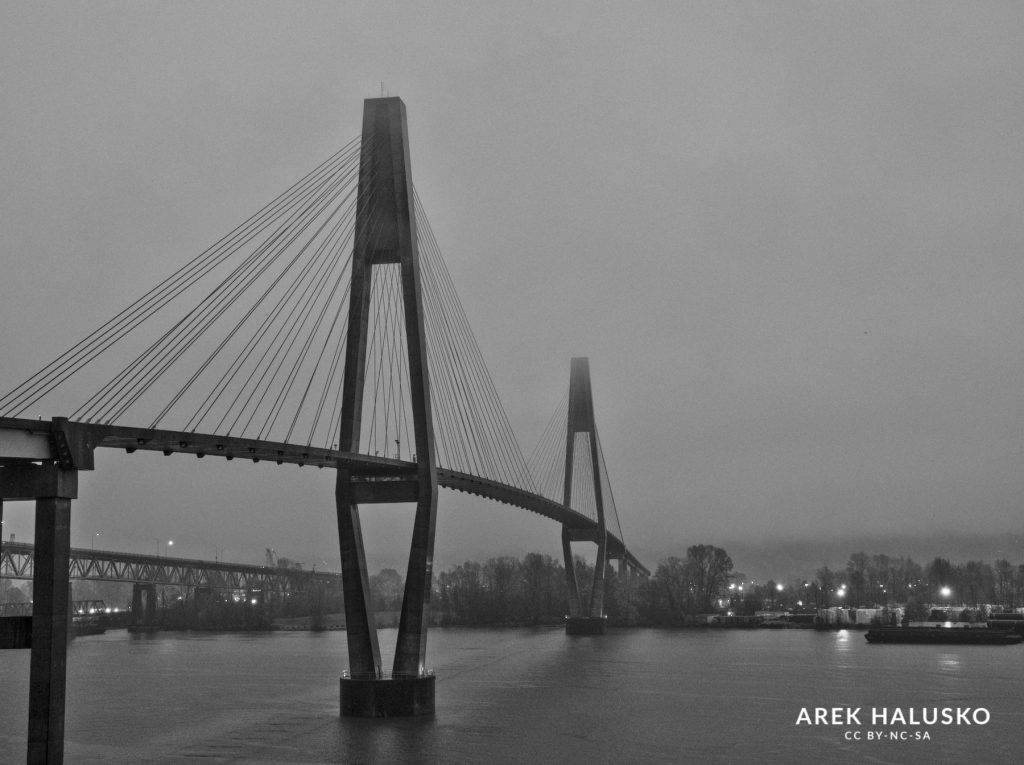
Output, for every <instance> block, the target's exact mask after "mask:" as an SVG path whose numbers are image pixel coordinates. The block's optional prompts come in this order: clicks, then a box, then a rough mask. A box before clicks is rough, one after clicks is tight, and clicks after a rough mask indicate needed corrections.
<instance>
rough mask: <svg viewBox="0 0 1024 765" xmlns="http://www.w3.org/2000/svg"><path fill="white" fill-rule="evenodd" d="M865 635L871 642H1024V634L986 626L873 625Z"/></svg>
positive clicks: (978, 643)
mask: <svg viewBox="0 0 1024 765" xmlns="http://www.w3.org/2000/svg"><path fill="white" fill-rule="evenodd" d="M864 637H865V638H867V641H868V642H869V643H942V644H957V645H1013V644H1015V643H1020V642H1024V635H1019V634H1017V633H1016V632H1012V631H1010V630H1001V629H988V628H986V627H979V628H970V627H872V628H871V629H869V630H868V631H867V633H866V634H865V635H864Z"/></svg>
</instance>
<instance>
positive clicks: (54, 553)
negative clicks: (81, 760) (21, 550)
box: [0, 462, 78, 765]
mask: <svg viewBox="0 0 1024 765" xmlns="http://www.w3.org/2000/svg"><path fill="white" fill-rule="evenodd" d="M77 496H78V471H77V470H74V469H67V468H64V467H62V466H61V465H59V464H57V463H54V462H49V463H43V464H36V463H34V462H12V463H10V464H5V465H2V466H0V499H16V500H34V501H35V504H36V516H35V561H34V563H33V572H32V637H31V649H30V650H31V655H30V657H29V698H28V742H27V743H28V756H27V762H28V763H30V765H35V764H36V763H40V764H41V763H46V764H47V765H54V764H59V763H62V762H64V708H65V699H66V687H67V653H68V636H69V630H70V628H71V597H70V595H71V593H70V585H69V576H68V573H69V569H70V561H71V500H72V499H75V498H76V497H77Z"/></svg>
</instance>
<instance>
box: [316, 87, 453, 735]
mask: <svg viewBox="0 0 1024 765" xmlns="http://www.w3.org/2000/svg"><path fill="white" fill-rule="evenodd" d="M414 209H415V204H414V197H413V188H412V177H411V174H410V165H409V138H408V132H407V129H406V116H405V105H404V104H403V103H402V101H401V99H399V98H373V99H367V100H366V101H365V102H364V111H363V133H362V149H361V156H360V166H359V189H358V197H357V201H356V229H355V246H354V252H353V256H352V287H351V294H350V297H349V319H348V339H347V345H346V351H345V353H346V355H345V371H344V389H343V394H342V407H341V433H340V437H339V441H338V448H339V449H340V450H341V451H342V452H358V451H359V446H360V443H359V440H360V430H361V427H362V422H363V411H362V409H363V396H364V390H365V382H366V379H365V378H366V349H367V332H368V328H369V324H370V320H371V316H370V296H371V290H372V284H373V277H374V273H375V271H378V270H381V269H384V268H389V267H392V268H393V267H397V268H398V269H399V271H400V279H399V283H400V285H401V304H402V308H403V314H404V324H405V338H406V343H405V347H406V348H407V356H408V358H407V361H408V370H409V380H408V384H409V395H410V399H411V409H412V416H413V428H414V433H415V443H416V452H415V457H414V459H415V471H414V472H412V471H410V470H409V469H408V468H407V467H400V466H398V465H389V464H388V463H387V460H382V461H381V463H380V464H379V465H376V466H372V467H364V468H359V469H356V468H353V467H346V466H344V465H341V464H339V466H338V478H337V487H336V491H335V496H336V502H337V512H338V537H339V541H340V546H341V565H342V578H343V582H344V595H345V619H346V623H347V636H348V652H349V670H350V676H349V677H344V678H342V681H341V707H342V714H344V715H350V716H371V717H372V716H391V715H410V714H430V713H432V712H433V711H434V677H433V675H428V674H427V673H426V671H425V667H424V660H425V656H426V647H427V624H426V619H427V608H428V605H429V601H430V581H431V569H432V564H433V557H434V530H435V523H436V516H437V486H438V484H437V464H436V457H435V451H434V435H433V434H434V427H433V421H432V417H431V410H430V375H429V373H428V370H427V347H426V339H425V334H424V315H423V297H422V291H421V280H420V258H419V250H418V247H417V240H416V220H415V216H414V214H413V211H414ZM384 502H386V503H395V502H409V503H413V502H414V503H415V504H416V516H415V520H414V523H413V534H412V545H411V548H410V551H409V567H408V573H407V575H406V580H405V595H404V598H403V601H402V613H401V619H400V622H399V627H398V644H397V647H396V650H395V661H394V667H393V670H392V673H391V674H392V676H391V678H387V676H386V673H385V672H384V670H383V668H382V667H381V658H380V648H379V646H378V643H377V630H376V626H375V624H374V619H373V611H372V610H371V604H370V586H369V577H368V575H367V570H366V557H365V553H364V549H363V537H362V530H361V527H360V523H359V505H360V504H373V503H384Z"/></svg>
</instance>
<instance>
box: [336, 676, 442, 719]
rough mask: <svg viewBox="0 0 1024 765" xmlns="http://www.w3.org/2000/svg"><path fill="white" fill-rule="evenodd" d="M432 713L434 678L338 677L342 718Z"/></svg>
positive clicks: (408, 715)
mask: <svg viewBox="0 0 1024 765" xmlns="http://www.w3.org/2000/svg"><path fill="white" fill-rule="evenodd" d="M432 714H434V676H433V675H422V676H420V677H396V678H393V679H388V680H377V679H361V678H352V677H343V678H341V715H342V717H419V716H423V715H432Z"/></svg>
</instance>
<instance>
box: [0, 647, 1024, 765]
mask: <svg viewBox="0 0 1024 765" xmlns="http://www.w3.org/2000/svg"><path fill="white" fill-rule="evenodd" d="M394 639H395V633H394V630H382V631H381V645H382V653H385V654H386V653H388V652H389V651H393V650H394V648H393V646H394ZM345 656H346V650H345V636H344V633H341V632H328V633H308V632H277V633H267V634H203V633H157V634H155V635H129V634H128V633H126V632H125V631H113V632H109V633H107V634H105V635H96V636H88V637H81V638H78V639H76V640H75V641H74V642H73V643H72V644H71V646H70V647H69V655H68V703H67V723H66V735H65V741H66V744H65V761H66V762H68V763H94V762H95V763H107V762H124V763H144V762H145V763H195V762H211V763H213V762H230V763H250V762H251V763H286V762H289V763H290V762H309V763H323V762H342V763H520V762H523V763H534V762H535V763H575V762H581V763H606V762H607V763H687V762H700V763H708V762H710V763H719V762H720V763H757V764H758V765H764V764H765V763H783V762H785V763H815V764H817V763H846V762H851V763H853V762H864V763H935V762H951V761H953V762H957V761H959V762H972V763H986V764H987V763H1015V764H1016V763H1020V762H1022V761H1024V645H1018V646H1008V647H995V646H927V645H914V646H905V645H903V646H901V645H870V644H868V643H867V641H865V640H864V635H863V633H860V632H846V631H844V632H826V633H819V632H814V631H812V630H778V631H775V630H754V631H746V630H686V631H663V630H621V631H619V630H611V631H609V633H608V634H607V635H604V636H601V637H568V636H566V635H565V634H564V633H563V632H562V631H561V630H557V629H541V630H529V629H514V630H513V629H505V630H468V629H435V630H432V631H431V633H430V644H429V647H428V659H429V663H430V664H431V665H432V666H433V667H434V669H435V672H436V675H437V689H436V706H437V713H436V715H435V716H434V717H433V718H431V719H401V720H396V719H392V720H387V721H380V720H360V719H342V718H340V717H339V715H338V708H339V702H338V677H339V675H340V674H341V671H342V670H343V669H344V668H345ZM28 659H29V654H28V652H27V651H11V650H8V651H0V688H2V693H3V704H2V706H0V762H3V763H8V762H10V763H20V762H24V758H25V735H26V734H25V731H26V729H27V724H28V723H27V700H28ZM818 707H820V708H829V709H830V710H831V708H839V712H838V715H839V716H840V717H841V718H842V720H841V722H839V724H831V722H832V719H831V715H832V714H833V713H832V712H831V711H830V712H829V724H823V723H821V721H820V718H819V721H818V723H817V724H815V716H816V715H815V711H814V708H818ZM805 708H806V709H807V715H806V717H804V718H803V720H801V717H802V714H801V711H802V710H803V709H805ZM935 708H938V709H939V710H940V713H939V714H940V715H941V710H942V709H944V708H948V709H952V710H954V711H953V712H952V714H953V715H956V711H957V710H959V711H961V712H963V710H965V709H970V710H971V711H970V712H966V713H964V714H965V715H967V716H966V717H961V719H960V721H959V724H957V722H956V719H955V717H954V720H953V722H952V723H951V724H942V722H941V716H940V718H939V722H936V723H935V724H928V725H925V724H920V723H921V719H922V713H923V715H924V716H925V717H928V716H929V715H931V714H932V710H933V709H935ZM979 708H981V709H980V710H979ZM858 710H859V711H858ZM982 711H983V713H982ZM879 714H881V715H885V720H884V721H883V720H881V719H880V718H878V717H877V715H879ZM912 714H914V715H916V717H915V718H914V719H913V720H912V719H911V717H910V715H912ZM848 715H852V717H848ZM873 715H875V717H874V719H873ZM901 715H902V718H901V717H900V716H901ZM893 718H895V720H894V719H893ZM964 720H967V721H968V722H969V723H970V724H965V722H964ZM983 721H984V723H985V724H978V723H980V722H983ZM912 723H917V724H912ZM875 734H881V735H882V739H881V740H876V739H875V738H874V736H875ZM869 736H870V738H871V740H869Z"/></svg>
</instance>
